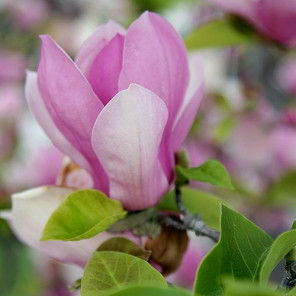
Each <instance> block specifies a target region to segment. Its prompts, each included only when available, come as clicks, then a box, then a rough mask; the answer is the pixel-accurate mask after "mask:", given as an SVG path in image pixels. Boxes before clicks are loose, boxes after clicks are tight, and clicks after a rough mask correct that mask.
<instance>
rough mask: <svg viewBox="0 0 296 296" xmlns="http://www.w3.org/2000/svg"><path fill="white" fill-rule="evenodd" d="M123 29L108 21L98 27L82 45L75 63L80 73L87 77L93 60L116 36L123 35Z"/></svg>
mask: <svg viewBox="0 0 296 296" xmlns="http://www.w3.org/2000/svg"><path fill="white" fill-rule="evenodd" d="M125 32H126V31H125V29H124V28H123V27H122V26H120V25H119V24H117V23H115V22H113V21H109V22H108V23H106V24H103V25H101V26H99V27H98V28H97V29H96V31H95V32H94V33H93V34H92V35H91V36H90V37H89V38H88V39H86V41H84V43H83V44H82V46H81V48H80V50H79V52H78V54H77V56H76V59H75V63H76V64H77V65H78V67H79V68H80V69H81V71H82V72H83V73H84V74H85V75H86V76H87V75H88V72H89V69H90V67H91V65H92V64H93V61H94V59H95V58H96V56H97V55H98V54H99V52H100V51H101V50H102V49H103V48H104V46H105V45H107V44H108V43H109V41H110V40H112V39H113V38H114V37H115V36H116V35H117V34H120V35H123V36H124V35H125Z"/></svg>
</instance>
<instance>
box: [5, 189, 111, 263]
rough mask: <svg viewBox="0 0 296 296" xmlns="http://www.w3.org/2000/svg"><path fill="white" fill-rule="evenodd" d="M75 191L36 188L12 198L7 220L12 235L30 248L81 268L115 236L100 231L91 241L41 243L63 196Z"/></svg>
mask: <svg viewBox="0 0 296 296" xmlns="http://www.w3.org/2000/svg"><path fill="white" fill-rule="evenodd" d="M72 192H74V189H70V188H66V187H54V186H52V187H39V188H35V189H31V190H28V191H25V192H22V193H18V194H14V195H13V196H12V211H11V213H10V217H9V216H8V215H7V213H4V215H2V214H1V216H3V218H5V217H8V218H9V219H8V222H9V223H10V225H11V227H12V229H13V231H14V233H15V235H16V236H17V237H18V238H19V239H20V240H21V241H22V242H23V243H25V244H27V245H29V246H30V247H32V248H34V249H36V250H38V251H40V252H42V253H44V254H46V255H48V256H50V257H52V258H54V259H57V260H59V261H63V262H68V263H74V264H77V265H80V266H84V265H85V264H86V262H87V261H88V260H89V259H90V257H91V255H92V253H93V252H94V251H95V250H96V248H97V247H98V246H99V245H100V244H101V243H102V242H103V241H105V240H106V239H108V238H110V237H113V236H114V235H112V234H110V233H107V232H103V233H100V234H98V235H96V236H95V237H93V238H91V239H87V240H81V241H76V242H63V241H45V242H41V241H40V238H41V235H42V231H43V228H44V226H45V224H46V222H47V220H48V218H49V217H50V215H51V214H52V213H53V211H54V210H55V209H56V208H57V207H58V206H59V205H60V203H61V202H62V201H63V199H64V198H65V197H67V196H68V195H69V194H70V193H72Z"/></svg>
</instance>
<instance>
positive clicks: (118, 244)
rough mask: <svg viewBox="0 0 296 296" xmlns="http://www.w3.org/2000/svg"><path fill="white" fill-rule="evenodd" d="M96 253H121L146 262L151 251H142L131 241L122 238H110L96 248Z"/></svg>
mask: <svg viewBox="0 0 296 296" xmlns="http://www.w3.org/2000/svg"><path fill="white" fill-rule="evenodd" d="M97 251H98V252H101V251H116V252H122V253H126V254H130V255H133V256H136V257H139V258H141V259H143V260H146V261H147V260H148V259H149V257H150V254H151V251H147V250H145V249H142V248H141V247H140V246H138V245H137V244H135V243H134V242H133V241H131V240H129V239H127V238H125V237H122V236H117V237H112V238H110V239H108V240H106V241H105V242H103V243H102V244H101V245H100V246H99V247H98V248H97Z"/></svg>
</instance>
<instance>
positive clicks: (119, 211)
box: [41, 190, 126, 241]
mask: <svg viewBox="0 0 296 296" xmlns="http://www.w3.org/2000/svg"><path fill="white" fill-rule="evenodd" d="M125 215H126V212H125V211H124V209H123V208H122V205H121V203H120V202H119V201H117V200H112V199H109V198H108V197H107V196H106V195H105V194H103V193H102V192H100V191H97V190H80V191H76V192H74V193H72V194H70V195H69V196H68V197H67V198H66V199H65V200H64V201H63V202H62V203H61V205H60V206H59V207H58V208H57V209H56V210H55V211H54V212H53V213H52V215H51V216H50V218H49V220H48V221H47V223H46V225H45V228H44V230H43V235H42V239H41V240H42V241H45V240H63V241H76V240H81V239H86V238H90V237H92V236H94V235H96V234H98V233H99V232H102V231H104V230H106V229H107V228H108V227H109V226H111V225H112V224H113V223H114V222H116V221H117V220H119V219H122V218H124V217H125Z"/></svg>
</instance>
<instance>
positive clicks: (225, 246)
mask: <svg viewBox="0 0 296 296" xmlns="http://www.w3.org/2000/svg"><path fill="white" fill-rule="evenodd" d="M272 242H273V240H272V238H271V237H270V236H269V235H267V234H266V233H265V232H264V231H263V230H261V229H260V228H258V227H257V226H256V225H255V224H253V223H252V222H251V221H249V220H247V219H246V218H245V217H243V216H242V215H241V214H239V213H237V212H235V211H233V210H230V209H229V208H227V207H226V206H223V205H222V215H221V237H220V241H219V243H218V244H217V245H216V246H215V248H213V249H212V251H211V252H210V253H209V254H208V255H207V256H206V257H205V259H204V260H203V261H202V263H201V265H200V267H199V269H198V272H197V278H196V282H195V288H194V289H195V295H215V296H216V295H222V282H221V280H222V279H223V277H232V278H233V279H235V280H238V279H247V280H250V281H251V282H256V281H258V277H259V272H260V265H261V263H262V261H263V260H264V258H265V255H266V252H267V250H268V249H269V248H270V246H271V245H272Z"/></svg>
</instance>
